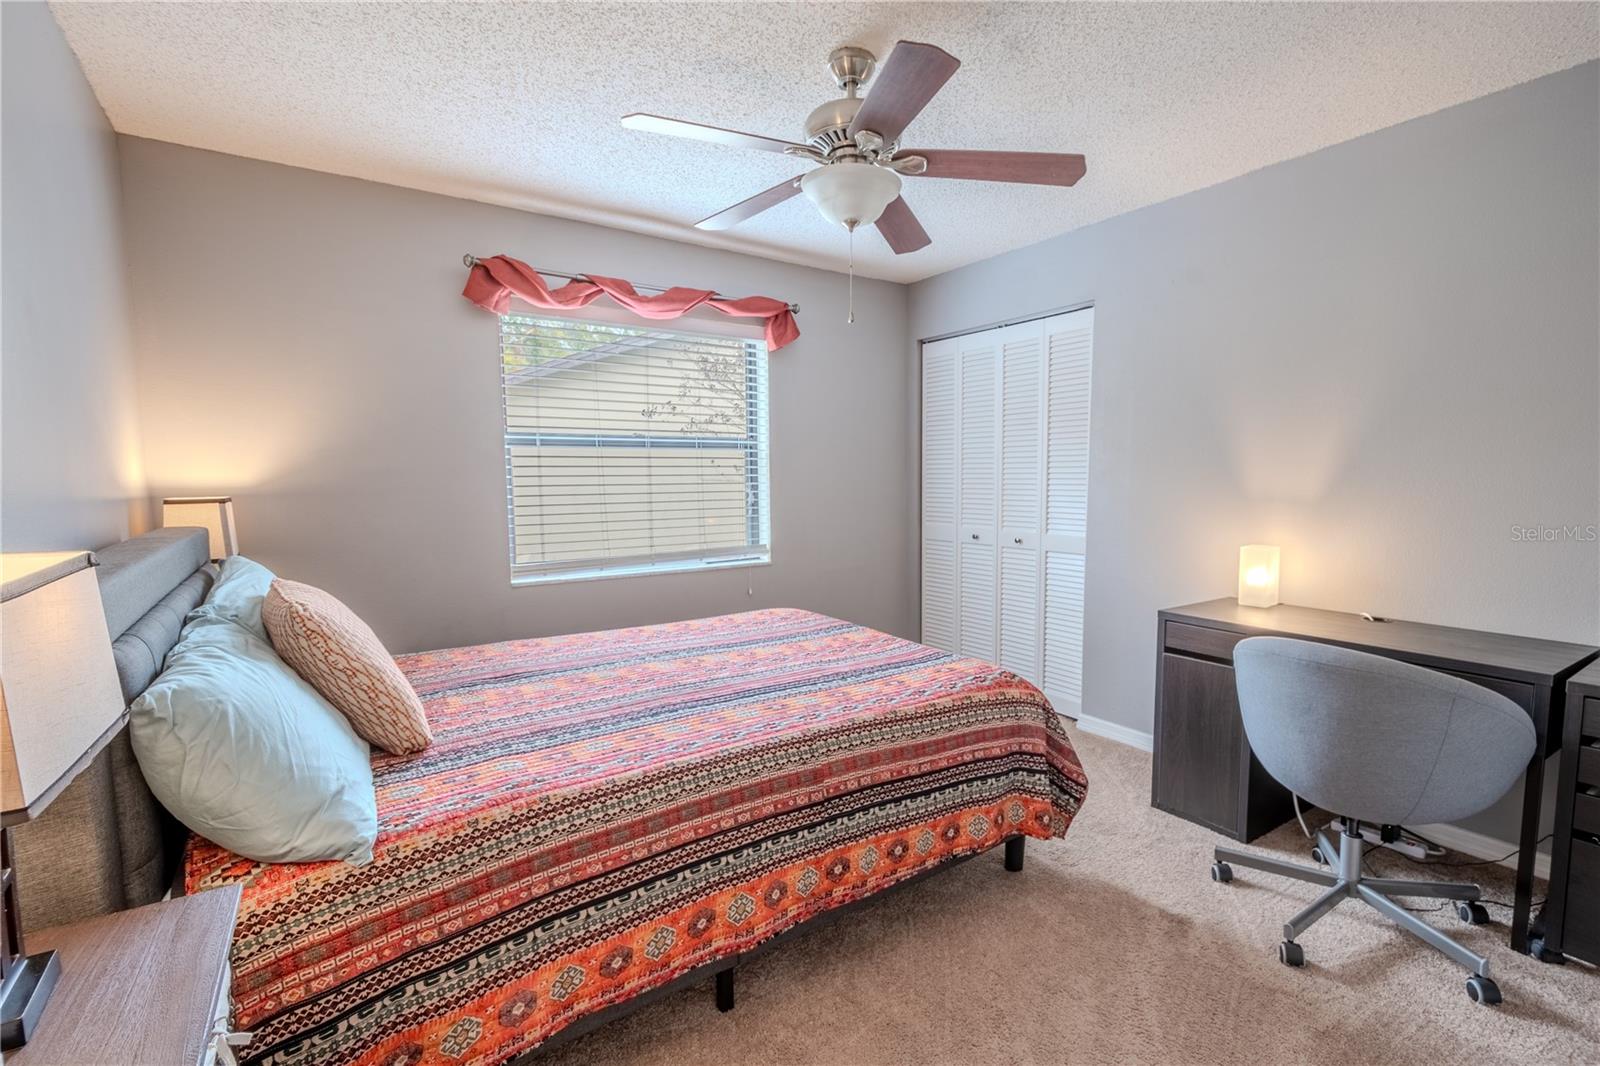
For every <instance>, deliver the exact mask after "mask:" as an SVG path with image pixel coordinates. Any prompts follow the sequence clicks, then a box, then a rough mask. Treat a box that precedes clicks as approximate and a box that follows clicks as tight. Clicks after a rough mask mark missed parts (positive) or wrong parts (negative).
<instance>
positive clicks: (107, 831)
mask: <svg viewBox="0 0 1600 1066" xmlns="http://www.w3.org/2000/svg"><path fill="white" fill-rule="evenodd" d="M208 550H209V542H208V541H207V539H206V532H205V530H203V529H191V528H180V529H158V530H156V531H154V532H151V533H146V534H144V535H143V536H138V537H133V538H132V539H130V540H125V541H123V542H121V543H120V544H113V545H111V546H110V547H109V548H105V549H102V550H100V551H97V552H95V557H96V559H97V560H98V562H99V564H100V566H99V569H98V571H97V573H98V576H99V579H100V599H101V600H102V601H103V602H104V604H105V613H106V628H107V629H108V630H109V631H110V633H111V639H112V644H111V649H112V653H113V656H114V657H115V659H116V663H117V676H118V679H119V680H120V681H121V682H122V696H123V698H124V699H125V700H128V701H129V702H131V701H132V700H133V699H134V698H135V697H137V696H138V695H139V694H140V693H141V692H143V691H144V690H145V688H146V687H147V686H148V685H149V684H150V682H151V681H152V680H154V679H155V676H156V674H158V673H160V672H161V664H162V662H163V661H164V660H165V659H166V656H167V652H168V651H170V650H172V646H173V644H175V643H177V640H178V632H179V630H180V629H181V628H182V627H183V619H184V616H186V615H187V614H188V613H189V612H190V611H191V610H193V609H194V608H195V607H196V606H198V605H199V604H200V603H201V602H202V601H203V600H204V599H205V598H206V594H207V593H208V592H210V591H211V582H212V579H213V578H214V576H215V574H216V570H215V568H214V567H212V566H211V564H210V563H209V562H208V561H207V558H206V556H207V554H208ZM183 832H184V831H183V828H182V827H181V826H179V825H178V824H177V823H176V822H175V821H174V820H173V818H172V816H171V815H169V814H168V813H167V812H166V811H165V810H164V809H163V808H162V806H161V805H160V804H159V803H157V802H156V799H155V797H154V796H152V795H151V794H150V789H149V787H148V786H147V785H146V784H145V782H144V775H143V774H142V773H141V772H140V770H139V764H138V762H137V761H136V760H135V759H134V757H133V748H132V746H131V745H130V744H129V742H128V731H127V730H126V729H124V730H123V731H122V732H121V734H119V735H118V736H117V738H116V740H114V741H112V742H111V745H110V746H109V747H108V748H106V750H105V751H102V752H101V753H100V754H99V756H98V757H96V758H95V760H94V762H92V763H90V764H89V766H88V767H87V768H86V769H85V770H84V771H83V773H81V774H79V775H78V777H77V778H76V779H75V780H74V781H73V782H72V784H70V785H68V786H67V787H66V789H65V790H63V791H62V793H61V795H59V796H57V797H56V799H55V802H53V803H51V804H50V806H49V807H48V808H46V810H45V812H44V813H43V814H42V815H40V816H39V817H38V818H36V819H35V820H33V821H31V822H27V823H24V824H22V825H19V826H17V827H16V828H15V829H14V830H13V831H12V833H13V839H14V840H15V841H16V848H17V857H16V862H17V871H18V893H19V897H20V898H19V900H18V904H19V908H20V910H21V911H22V920H23V922H24V924H25V926H26V927H27V928H28V929H41V928H44V927H46V926H51V925H57V924H60V923H62V922H74V921H78V920H79V919H82V918H87V917H90V916H91V915H96V914H105V913H106V912H108V911H114V910H121V909H123V908H125V907H137V906H139V905H140V904H143V903H151V902H154V901H155V900H158V899H160V898H161V897H162V896H163V895H165V893H166V891H167V889H168V888H169V887H170V886H171V884H172V878H173V874H174V872H175V871H176V869H177V862H178V857H179V851H180V849H181V848H182V845H183Z"/></svg>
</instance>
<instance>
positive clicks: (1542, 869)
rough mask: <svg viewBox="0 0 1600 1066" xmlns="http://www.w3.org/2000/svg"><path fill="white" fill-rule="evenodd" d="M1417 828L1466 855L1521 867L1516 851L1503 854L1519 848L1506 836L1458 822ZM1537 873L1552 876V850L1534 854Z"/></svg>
mask: <svg viewBox="0 0 1600 1066" xmlns="http://www.w3.org/2000/svg"><path fill="white" fill-rule="evenodd" d="M1413 828H1415V829H1416V831H1417V832H1419V833H1421V834H1422V835H1423V836H1425V837H1427V838H1428V839H1429V840H1432V841H1434V842H1435V843H1438V844H1443V845H1444V846H1445V847H1447V848H1449V849H1450V850H1451V851H1459V852H1461V854H1463V855H1471V856H1472V857H1473V858H1474V859H1496V860H1499V862H1500V865H1501V866H1509V867H1510V868H1511V869H1513V870H1514V869H1516V868H1517V857H1516V855H1514V854H1512V855H1510V857H1509V858H1504V859H1502V858H1501V856H1503V855H1507V854H1508V853H1511V852H1515V851H1516V850H1517V846H1516V845H1515V844H1512V843H1509V842H1507V841H1504V840H1496V839H1495V838H1494V837H1491V836H1485V835H1483V834H1482V833H1474V832H1473V831H1472V830H1470V829H1462V828H1461V827H1460V826H1455V825H1419V826H1414V827H1413ZM1533 876H1535V877H1543V878H1545V879H1546V880H1548V879H1549V877H1550V853H1549V852H1547V851H1544V850H1542V849H1541V850H1540V851H1539V853H1538V854H1537V855H1536V856H1534V860H1533Z"/></svg>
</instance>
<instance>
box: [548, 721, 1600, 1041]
mask: <svg viewBox="0 0 1600 1066" xmlns="http://www.w3.org/2000/svg"><path fill="white" fill-rule="evenodd" d="M1073 742H1074V743H1075V744H1076V745H1077V746H1078V750H1079V752H1080V753H1081V754H1082V756H1083V762H1084V766H1085V767H1086V768H1087V770H1088V773H1089V798H1088V801H1087V803H1086V804H1085V805H1084V809H1083V812H1082V813H1081V814H1080V816H1079V818H1078V820H1077V821H1076V822H1075V823H1074V824H1073V827H1072V829H1071V830H1070V831H1069V832H1068V834H1067V837H1066V839H1064V840H1053V841H1049V842H1040V841H1029V842H1028V860H1027V869H1026V870H1024V871H1023V872H1022V873H1021V874H1007V873H1006V872H1005V871H1004V870H1003V869H1002V868H1001V858H1000V854H999V852H998V851H994V852H990V853H989V854H987V855H983V856H979V857H978V858H976V859H974V860H972V861H971V862H968V863H966V864H964V865H962V866H960V867H957V868H955V869H953V870H949V871H946V872H944V873H941V874H939V875H937V876H935V877H931V878H928V879H926V880H924V881H922V882H920V883H918V884H916V885H912V886H909V887H907V888H906V889H904V890H902V891H900V892H896V893H892V894H891V895H890V896H889V897H887V898H884V899H881V900H877V901H875V902H871V903H867V904H864V905H863V906H862V907H860V908H858V909H857V910H856V912H855V913H854V914H852V915H848V916H845V917H844V918H842V919H841V920H839V921H838V922H835V923H834V924H832V925H830V926H827V927H825V928H822V929H819V930H817V931H815V932H814V933H811V934H810V935H806V936H801V937H797V938H795V939H793V940H790V941H789V942H787V943H785V944H783V945H780V946H779V947H777V948H776V949H775V950H774V951H772V952H769V953H768V954H766V955H764V956H762V957H761V958H759V959H757V960H755V961H754V962H752V963H750V964H747V965H746V966H744V967H742V968H741V969H740V971H739V975H738V997H739V1001H738V1008H737V1009H736V1010H734V1011H733V1012H732V1013H729V1014H718V1013H717V1010H716V1007H715V1006H714V1005H713V1003H712V993H711V987H710V983H709V982H707V983H706V984H705V985H704V986H702V987H699V988H695V989H690V990H688V991H685V992H681V993H677V994H675V995H673V996H670V997H668V998H667V999H665V1000H663V1001H661V1002H660V1003H656V1004H653V1005H651V1006H649V1007H646V1008H644V1009H643V1010H641V1011H639V1012H638V1013H636V1014H633V1015H631V1016H629V1017H627V1018H624V1019H621V1020H619V1021H617V1022H614V1023H612V1024H611V1025H608V1026H606V1027H604V1028H602V1029H600V1030H598V1031H596V1032H595V1033H593V1034H591V1035H590V1036H587V1037H585V1038H583V1039H581V1040H579V1041H576V1042H574V1043H573V1044H570V1045H568V1046H567V1047H565V1048H562V1049H558V1050H557V1051H556V1052H554V1053H552V1055H551V1056H550V1057H549V1058H548V1059H547V1060H546V1061H547V1062H549V1063H551V1064H552V1066H555V1064H560V1066H578V1064H583V1066H613V1064H615V1066H621V1064H624V1063H626V1064H630V1066H631V1064H646V1063H650V1064H668V1063H670V1064H679V1063H728V1064H756V1063H773V1064H779V1063H782V1064H785V1066H807V1064H813V1063H815V1064H821V1063H834V1064H841V1066H868V1064H879V1063H885V1064H887V1063H916V1064H920V1066H934V1064H945V1063H961V1064H966V1063H1156V1064H1163V1066H1168V1064H1170V1066H1177V1064H1186V1063H1226V1064H1230V1066H1232V1064H1238V1063H1262V1062H1268V1063H1291V1062H1311V1063H1337V1064H1340V1066H1349V1064H1351V1063H1383V1064H1391V1063H1393V1064H1401V1063H1424V1064H1427V1066H1447V1064H1454V1063H1472V1064H1474V1066H1478V1064H1489V1063H1502V1062H1503V1063H1565V1062H1596V1063H1600V973H1597V972H1596V971H1595V970H1594V969H1593V968H1592V967H1588V966H1584V965H1581V964H1568V965H1567V966H1564V967H1558V966H1548V965H1545V964H1542V963H1538V962H1535V961H1533V960H1532V959H1530V958H1528V957H1526V956H1519V955H1513V954H1512V952H1511V949H1510V947H1509V946H1508V945H1507V943H1506V927H1505V924H1504V922H1505V916H1506V914H1507V911H1506V910H1505V909H1504V908H1491V913H1492V914H1494V915H1495V916H1496V922H1495V923H1494V924H1491V925H1487V926H1480V927H1477V928H1470V927H1467V926H1464V925H1461V924H1460V923H1458V922H1457V921H1456V919H1455V917H1454V914H1453V912H1451V911H1448V910H1441V911H1439V912H1438V913H1435V914H1430V915H1428V916H1427V918H1428V920H1430V921H1433V922H1435V923H1437V924H1439V925H1440V926H1441V927H1443V928H1446V929H1448V930H1449V931H1450V932H1452V933H1454V934H1458V935H1459V936H1460V938H1461V939H1462V940H1463V941H1464V942H1465V943H1467V944H1468V945H1469V946H1471V947H1472V948H1473V949H1474V950H1476V951H1479V952H1482V953H1487V954H1488V955H1490V957H1491V958H1492V959H1493V960H1494V966H1495V967H1496V969H1497V974H1496V978H1497V980H1498V982H1499V984H1500V987H1501V990H1502V991H1503V993H1504V995H1505V1003H1504V1005H1502V1006H1501V1007H1498V1008H1488V1007H1480V1006H1477V1005H1475V1004H1473V1003H1472V1002H1470V1001H1469V1000H1468V999H1467V995H1466V991H1465V985H1464V981H1465V972H1464V971H1462V970H1461V969H1460V968H1458V967H1456V966H1455V965H1453V964H1451V963H1449V962H1446V961H1445V960H1444V959H1443V957H1441V956H1439V955H1436V954H1435V953H1433V952H1432V951H1431V950H1429V949H1427V948H1425V947H1423V946H1422V945H1421V944H1420V943H1418V942H1417V941H1415V940H1412V939H1411V938H1409V937H1408V936H1406V935H1405V934H1403V933H1400V932H1398V931H1397V930H1395V929H1394V928H1393V927H1391V926H1389V925H1387V924H1385V923H1384V922H1383V920H1382V919H1380V918H1379V917H1378V916H1377V914H1376V913H1375V912H1373V911H1371V910H1370V909H1368V908H1366V907H1362V906H1356V905H1352V904H1345V905H1342V906H1341V907H1340V908H1339V909H1338V910H1337V911H1335V912H1334V913H1333V914H1331V915H1330V916H1328V917H1326V918H1324V919H1323V920H1322V922H1321V923H1319V924H1318V925H1317V926H1316V927H1315V928H1313V929H1312V930H1311V931H1310V932H1309V933H1308V934H1307V935H1306V936H1305V937H1303V938H1302V939H1301V943H1302V944H1303V946H1304V947H1305V952H1306V966H1305V968H1304V969H1302V970H1291V969H1289V968H1288V967H1286V966H1282V965H1280V964H1279V963H1278V961H1277V943H1278V941H1279V939H1280V938H1281V935H1282V934H1281V932H1280V930H1281V926H1282V924H1283V921H1284V919H1285V918H1287V917H1288V916H1290V915H1291V914H1293V913H1294V912H1295V911H1297V910H1299V909H1300V907H1301V906H1303V905H1304V904H1305V903H1306V902H1308V901H1309V900H1310V899H1311V898H1313V896H1314V895H1315V892H1316V890H1315V889H1314V888H1313V886H1310V885H1301V884H1299V883H1292V882H1288V881H1285V880H1282V879H1279V878H1273V877H1270V876H1268V875H1265V874H1257V873H1253V872H1251V871H1248V870H1240V871H1238V873H1237V877H1236V879H1235V881H1234V882H1233V883H1232V884H1231V885H1219V884H1214V883H1213V882H1212V881H1211V879H1210V876H1209V874H1208V869H1209V866H1210V863H1211V858H1210V849H1211V847H1212V846H1213V845H1214V844H1216V843H1217V841H1218V840H1219V838H1217V837H1215V836H1213V835H1211V834H1210V833H1208V832H1206V831H1205V830H1203V829H1200V828H1199V827H1198V826H1194V825H1191V824H1190V823H1188V822H1185V821H1182V820H1180V819H1177V818H1174V817H1172V816H1170V815H1166V814H1162V813H1160V812H1158V811H1155V810H1153V809H1152V808H1151V807H1150V805H1149V797H1150V757H1149V756H1148V755H1145V754H1143V753H1141V752H1138V751H1134V750H1133V749H1130V748H1126V747H1123V746H1121V745H1118V744H1114V743H1112V742H1110V741H1107V740H1103V739H1100V738H1098V737H1093V736H1086V735H1083V734H1080V733H1077V732H1074V733H1073ZM1258 844H1261V845H1265V848H1266V849H1267V850H1272V851H1277V852H1282V853H1284V854H1285V855H1288V856H1292V857H1295V858H1298V859H1305V857H1306V852H1307V849H1306V847H1305V844H1304V840H1303V838H1302V837H1301V836H1300V830H1299V828H1298V827H1297V826H1295V825H1294V823H1290V824H1289V825H1288V826H1286V827H1284V828H1282V829H1280V830H1278V831H1277V832H1275V833H1273V834H1271V835H1269V836H1268V837H1265V838H1263V839H1262V840H1261V841H1259V842H1258ZM1453 858H1455V859H1457V860H1459V859H1460V857H1459V856H1457V857H1453ZM1374 866H1375V868H1376V869H1377V870H1378V871H1379V872H1381V873H1384V874H1386V875H1389V876H1413V877H1415V876H1419V875H1418V874H1417V873H1416V868H1415V867H1413V866H1412V865H1411V864H1410V863H1407V862H1405V861H1403V860H1400V859H1397V858H1393V857H1388V856H1380V857H1379V858H1378V859H1377V860H1376V861H1375V862H1374ZM1402 871H1404V872H1402ZM1460 872H1461V873H1465V874H1466V875H1467V876H1466V877H1464V878H1462V879H1464V880H1470V879H1473V878H1476V879H1477V880H1478V881H1479V883H1480V884H1482V885H1483V887H1484V889H1485V892H1486V894H1487V895H1488V896H1489V897H1490V898H1499V899H1510V894H1511V882H1510V875H1509V871H1507V870H1505V869H1503V868H1501V867H1476V868H1473V869H1471V870H1468V871H1460ZM1421 876H1429V875H1426V874H1423V875H1421ZM1440 876H1441V878H1442V877H1444V876H1448V875H1443V874H1442V875H1440ZM1539 887H1540V889H1541V890H1542V887H1543V886H1542V885H1541V886H1539ZM1412 903H1413V905H1417V906H1422V905H1427V904H1426V901H1412Z"/></svg>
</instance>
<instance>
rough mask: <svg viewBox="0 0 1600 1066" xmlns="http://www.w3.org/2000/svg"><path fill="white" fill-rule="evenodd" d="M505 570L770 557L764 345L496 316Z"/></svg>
mask: <svg viewBox="0 0 1600 1066" xmlns="http://www.w3.org/2000/svg"><path fill="white" fill-rule="evenodd" d="M500 352H501V358H500V365H501V376H502V381H503V385H504V394H505V437H506V497H507V506H508V509H509V512H510V526H511V577H512V581H513V582H514V583H523V582H532V581H551V580H563V579H572V578H583V577H608V576H613V575H622V574H638V573H655V572H659V571H665V570H691V569H697V568H702V567H712V566H738V565H750V564H752V563H765V562H769V561H770V560H771V551H770V549H769V547H768V545H769V543H770V517H769V511H768V489H767V349H766V345H765V344H763V343H762V342H760V341H757V340H746V339H743V338H739V337H727V336H708V335H702V334H695V333H684V332H679V331H677V330H664V329H657V328H654V327H649V328H642V329H641V328H638V327H634V326H619V325H608V324H604V323H600V322H587V321H582V322H580V321H571V320H565V319H558V318H550V317H546V316H543V315H521V314H509V315H503V316H501V319H500Z"/></svg>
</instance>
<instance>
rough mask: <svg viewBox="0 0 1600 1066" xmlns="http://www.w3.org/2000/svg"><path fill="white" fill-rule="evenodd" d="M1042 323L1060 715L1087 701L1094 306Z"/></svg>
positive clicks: (1054, 667) (1051, 641)
mask: <svg viewBox="0 0 1600 1066" xmlns="http://www.w3.org/2000/svg"><path fill="white" fill-rule="evenodd" d="M1041 325H1042V327H1043V344H1044V353H1045V356H1044V361H1045V389H1044V398H1045V404H1044V406H1045V411H1044V466H1045V469H1044V493H1045V515H1044V537H1043V548H1044V583H1043V593H1044V610H1043V622H1044V671H1043V674H1044V677H1043V684H1042V686H1041V687H1042V688H1043V689H1044V693H1045V695H1046V696H1048V697H1049V699H1050V702H1051V703H1052V704H1053V705H1054V706H1055V709H1056V710H1057V711H1058V712H1060V713H1061V714H1065V715H1070V716H1071V717H1074V718H1076V717H1077V716H1078V714H1079V713H1080V712H1081V710H1082V706H1083V578H1084V552H1085V547H1086V545H1085V537H1086V535H1087V532H1088V515H1089V381H1090V369H1091V366H1092V355H1093V348H1094V309H1093V308H1086V309H1084V310H1082V311H1071V312H1068V313H1067V314H1064V315H1056V316H1054V317H1052V318H1047V319H1045V320H1044V321H1043V323H1041Z"/></svg>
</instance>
